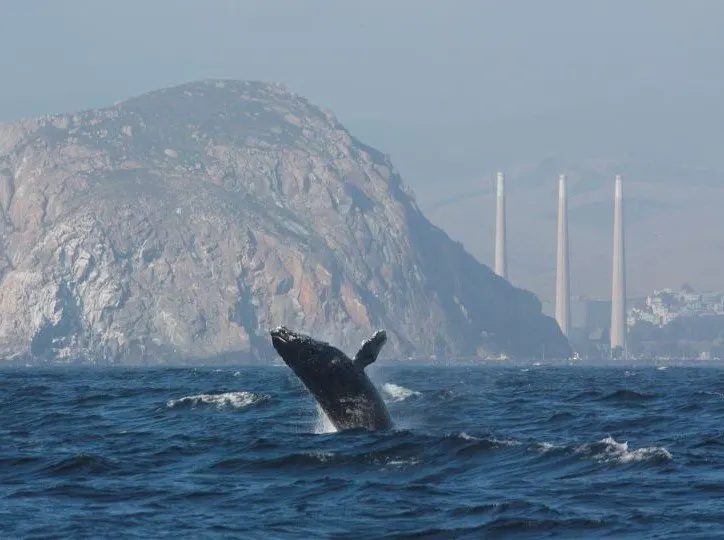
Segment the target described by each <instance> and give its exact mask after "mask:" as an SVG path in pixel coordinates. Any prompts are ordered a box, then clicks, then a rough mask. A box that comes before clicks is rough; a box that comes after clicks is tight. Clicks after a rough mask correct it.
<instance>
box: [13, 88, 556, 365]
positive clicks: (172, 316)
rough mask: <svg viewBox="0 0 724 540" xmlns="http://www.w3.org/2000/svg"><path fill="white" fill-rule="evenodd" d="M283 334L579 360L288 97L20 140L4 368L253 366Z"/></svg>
mask: <svg viewBox="0 0 724 540" xmlns="http://www.w3.org/2000/svg"><path fill="white" fill-rule="evenodd" d="M278 324H287V325H289V326H293V327H295V328H299V329H300V330H303V331H304V332H306V333H310V334H312V335H315V336H318V337H319V338H321V339H324V340H327V341H330V342H334V343H337V344H339V345H340V346H341V347H343V348H346V349H349V348H354V347H356V346H357V345H358V344H359V343H360V341H361V340H362V339H363V338H364V337H365V336H369V335H370V333H371V331H372V330H373V329H374V328H378V327H384V328H386V329H387V331H388V335H389V338H390V340H389V344H388V347H389V349H388V352H390V351H391V352H392V353H393V354H397V355H407V354H413V353H414V354H432V353H435V354H437V355H439V356H449V355H470V354H476V353H483V352H485V353H488V352H499V351H504V352H507V353H508V354H510V355H514V356H539V355H540V354H541V352H542V350H543V349H544V348H545V351H546V355H547V356H567V355H569V354H570V349H569V346H568V344H567V342H566V340H565V338H563V336H562V335H561V334H560V332H559V330H558V328H557V325H556V324H555V322H554V321H553V320H552V319H550V318H548V317H544V316H543V315H542V314H541V309H540V304H539V302H538V301H537V299H536V298H535V297H534V296H533V295H532V294H530V293H528V292H526V291H522V290H520V289H516V288H514V287H512V286H511V285H510V284H508V283H507V282H505V281H503V280H501V279H499V278H497V277H496V276H495V275H494V274H493V273H492V272H491V271H490V269H488V268H487V267H485V266H483V265H480V264H479V263H477V262H476V261H475V260H474V259H473V258H472V257H471V256H470V255H468V254H467V253H466V252H465V251H464V250H463V249H462V247H461V246H460V244H458V243H456V242H453V241H451V240H450V239H449V238H448V237H447V236H446V235H445V234H444V233H443V232H442V231H441V230H440V229H438V228H436V227H434V226H433V225H432V224H431V223H430V222H429V221H427V219H425V218H424V216H422V214H421V213H420V211H419V209H418V208H417V205H416V204H415V202H414V198H413V196H412V194H411V192H410V191H409V189H408V188H406V187H405V186H404V185H403V183H402V181H401V179H400V177H399V175H398V174H397V173H396V172H395V170H394V168H393V167H392V165H391V163H390V162H389V160H388V159H387V157H386V156H384V155H382V154H381V153H379V152H378V151H376V150H374V149H372V148H369V147H367V146H365V145H363V144H361V143H360V142H358V141H356V140H355V139H354V138H352V137H351V136H350V135H349V134H348V133H347V132H346V131H345V130H344V128H343V127H342V126H341V125H339V123H338V122H337V121H336V120H335V118H334V117H333V116H332V115H331V114H330V113H328V112H325V111H323V110H321V109H319V108H317V107H315V106H313V105H310V104H309V103H308V102H307V101H306V100H304V99H302V98H300V97H298V96H296V95H295V94H292V93H290V92H288V91H287V90H285V89H283V88H282V87H280V86H277V85H267V84H262V83H253V82H238V81H204V82H197V83H192V84H187V85H183V86H178V87H174V88H169V89H166V90H161V91H157V92H151V93H149V94H145V95H143V96H140V97H137V98H133V99H130V100H128V101H125V102H123V103H120V104H118V105H116V106H113V107H109V108H105V109H99V110H91V111H86V112H82V113H77V114H70V115H54V116H48V117H43V118H38V119H33V120H28V121H22V122H17V123H13V124H5V125H0V356H2V357H4V358H9V357H12V356H14V355H22V354H30V353H32V354H33V355H35V356H39V357H43V358H47V359H54V360H59V359H63V358H71V357H77V358H81V359H82V358H84V357H87V358H99V357H100V358H105V359H108V360H112V361H128V362H138V361H140V360H143V359H145V358H150V359H152V360H153V361H158V362H165V361H179V360H182V359H190V358H209V357H219V356H225V355H226V356H228V358H229V359H230V360H232V361H239V360H240V359H243V358H244V357H246V356H245V355H254V356H259V355H262V356H266V355H269V356H271V355H272V351H271V350H270V345H269V343H268V338H267V336H268V334H267V332H268V330H269V329H270V328H272V327H275V326H277V325H278Z"/></svg>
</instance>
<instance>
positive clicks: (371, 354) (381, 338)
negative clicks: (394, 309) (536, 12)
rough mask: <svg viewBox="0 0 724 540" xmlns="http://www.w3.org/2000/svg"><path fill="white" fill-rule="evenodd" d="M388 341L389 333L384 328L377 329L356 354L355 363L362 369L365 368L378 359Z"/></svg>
mask: <svg viewBox="0 0 724 540" xmlns="http://www.w3.org/2000/svg"><path fill="white" fill-rule="evenodd" d="M386 342H387V333H386V332H385V331H384V330H377V332H375V333H374V335H373V336H372V337H371V338H370V339H368V340H367V341H365V342H364V343H363V344H362V347H360V349H359V351H357V354H356V355H355V356H354V363H355V365H356V366H357V367H359V368H360V369H364V368H366V367H367V366H369V365H370V364H371V363H372V362H374V361H375V360H377V356H378V355H379V354H380V351H381V350H382V347H383V346H384V344H385V343H386Z"/></svg>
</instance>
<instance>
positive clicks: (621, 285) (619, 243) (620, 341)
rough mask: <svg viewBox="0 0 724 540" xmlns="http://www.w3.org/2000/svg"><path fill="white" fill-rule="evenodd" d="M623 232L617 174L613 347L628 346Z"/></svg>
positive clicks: (619, 186)
mask: <svg viewBox="0 0 724 540" xmlns="http://www.w3.org/2000/svg"><path fill="white" fill-rule="evenodd" d="M625 255H626V253H625V249H624V234H623V187H622V185H621V176H620V175H616V180H615V187H614V211H613V280H612V281H613V287H612V295H611V349H614V348H616V347H621V348H622V349H624V350H625V346H626V274H625V272H626V260H625Z"/></svg>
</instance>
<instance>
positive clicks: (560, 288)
mask: <svg viewBox="0 0 724 540" xmlns="http://www.w3.org/2000/svg"><path fill="white" fill-rule="evenodd" d="M569 286H570V274H569V273H568V196H567V194H566V175H564V174H562V175H560V176H559V177H558V255H557V257H556V321H557V322H558V326H560V327H561V332H563V335H564V336H566V337H568V323H569V320H570V313H571V296H570V291H569Z"/></svg>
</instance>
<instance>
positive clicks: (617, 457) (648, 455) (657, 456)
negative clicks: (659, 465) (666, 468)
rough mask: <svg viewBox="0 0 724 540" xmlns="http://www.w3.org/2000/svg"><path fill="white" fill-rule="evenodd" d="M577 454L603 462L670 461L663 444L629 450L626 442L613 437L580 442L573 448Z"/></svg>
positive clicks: (669, 455) (669, 454)
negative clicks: (579, 444) (592, 441)
mask: <svg viewBox="0 0 724 540" xmlns="http://www.w3.org/2000/svg"><path fill="white" fill-rule="evenodd" d="M574 451H575V452H576V453H578V454H582V455H585V456H590V457H592V458H593V459H595V460H596V461H599V462H603V463H609V462H614V463H632V462H637V461H670V460H672V459H673V456H672V455H671V453H670V452H669V451H668V450H667V449H666V448H664V447H663V446H647V447H644V448H638V449H636V450H629V447H628V442H622V443H621V442H618V441H616V440H615V439H614V438H613V437H610V436H609V437H605V438H603V439H601V440H600V441H598V442H595V443H592V444H590V443H587V444H582V445H581V446H578V447H576V448H574Z"/></svg>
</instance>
